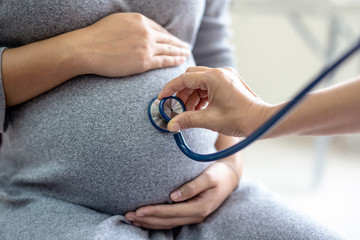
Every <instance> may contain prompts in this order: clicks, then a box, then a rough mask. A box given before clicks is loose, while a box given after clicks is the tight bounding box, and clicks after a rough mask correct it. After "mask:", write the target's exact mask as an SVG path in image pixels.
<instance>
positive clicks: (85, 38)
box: [2, 13, 190, 106]
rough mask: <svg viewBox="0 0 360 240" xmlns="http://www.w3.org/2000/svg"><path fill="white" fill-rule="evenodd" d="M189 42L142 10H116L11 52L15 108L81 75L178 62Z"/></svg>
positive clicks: (10, 92) (10, 94) (9, 86)
mask: <svg viewBox="0 0 360 240" xmlns="http://www.w3.org/2000/svg"><path fill="white" fill-rule="evenodd" d="M189 55H190V51H189V49H188V45H187V43H185V42H183V41H181V40H180V39H178V38H177V37H175V36H173V35H172V34H170V33H169V32H167V31H166V30H165V29H164V28H163V27H162V26H160V25H159V24H157V23H155V22H154V21H152V20H151V19H149V18H147V17H145V16H143V15H141V14H138V13H116V14H111V15H109V16H106V17H104V18H102V19H101V20H99V21H98V22H96V23H94V24H92V25H90V26H88V27H85V28H82V29H79V30H75V31H72V32H68V33H65V34H62V35H59V36H57V37H53V38H49V39H47V40H44V41H39V42H36V43H32V44H29V45H25V46H22V47H18V48H13V49H8V50H5V51H4V53H3V57H2V80H3V86H4V90H5V98H6V105H7V106H13V105H16V104H19V103H22V102H24V101H27V100H29V99H31V98H33V97H36V96H38V95H40V94H41V93H44V92H46V91H48V90H50V89H52V88H54V87H56V86H58V85H60V84H61V83H63V82H65V81H67V80H68V79H70V78H72V77H75V76H77V75H81V74H96V75H101V76H106V77H123V76H129V75H133V74H137V73H142V72H145V71H148V70H151V69H155V68H163V67H172V66H177V65H180V64H182V63H184V62H185V61H186V58H187V57H188V56H189Z"/></svg>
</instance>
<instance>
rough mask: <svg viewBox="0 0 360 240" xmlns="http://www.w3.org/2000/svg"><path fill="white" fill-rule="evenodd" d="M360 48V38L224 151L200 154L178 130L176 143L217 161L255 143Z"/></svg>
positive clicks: (189, 153) (188, 152)
mask: <svg viewBox="0 0 360 240" xmlns="http://www.w3.org/2000/svg"><path fill="white" fill-rule="evenodd" d="M359 49H360V40H359V41H358V42H357V43H356V44H355V46H353V47H351V48H350V49H349V50H348V51H346V52H345V53H344V54H343V55H342V56H341V57H339V58H338V59H337V60H336V61H335V62H334V63H332V64H330V65H328V66H327V67H325V68H324V69H323V70H322V71H321V72H320V74H318V76H317V77H316V78H315V79H314V80H312V81H311V82H310V83H309V84H308V85H307V86H306V87H305V88H304V89H303V90H301V91H300V92H299V93H298V94H297V95H296V96H295V97H294V98H293V100H291V101H290V102H289V103H288V104H286V105H285V106H284V107H283V108H282V109H280V110H279V111H278V112H277V113H276V114H274V115H273V116H272V117H271V118H270V119H269V120H268V121H266V122H265V123H264V124H263V125H262V126H260V127H259V128H258V129H256V130H255V131H254V132H253V133H252V134H250V135H249V136H248V137H247V138H245V139H244V140H242V141H241V142H239V143H237V144H235V145H234V146H232V147H229V148H227V149H224V150H222V151H219V152H216V153H211V154H198V153H196V152H193V151H192V150H191V149H190V148H189V147H188V145H187V144H186V142H185V139H184V137H183V135H182V133H181V132H180V131H179V132H176V133H174V138H175V141H176V144H177V145H178V147H179V148H180V150H181V151H182V152H183V153H184V154H185V155H186V156H187V157H189V158H191V159H193V160H195V161H199V162H211V161H216V160H219V159H222V158H226V157H228V156H230V155H232V154H234V153H236V152H238V151H240V150H242V149H244V148H245V147H247V146H248V145H250V144H251V143H253V142H254V141H256V140H257V139H259V138H260V137H262V136H263V135H264V134H266V133H267V132H268V131H270V130H271V129H272V128H273V127H274V126H275V124H276V123H279V122H280V120H282V119H283V118H284V117H285V116H286V114H288V113H289V112H290V110H292V109H293V108H294V107H295V106H296V105H297V104H298V103H299V102H300V101H301V100H303V99H304V98H305V97H306V96H305V95H306V94H307V93H309V92H310V91H311V90H312V89H313V88H314V87H315V86H316V85H317V84H319V83H320V82H321V81H322V80H323V79H325V77H326V76H327V75H328V74H330V73H331V72H333V71H334V70H335V69H337V68H338V67H340V65H341V64H343V63H344V61H345V60H347V59H348V58H349V57H350V56H351V55H353V54H354V53H355V52H357V51H358V50H359Z"/></svg>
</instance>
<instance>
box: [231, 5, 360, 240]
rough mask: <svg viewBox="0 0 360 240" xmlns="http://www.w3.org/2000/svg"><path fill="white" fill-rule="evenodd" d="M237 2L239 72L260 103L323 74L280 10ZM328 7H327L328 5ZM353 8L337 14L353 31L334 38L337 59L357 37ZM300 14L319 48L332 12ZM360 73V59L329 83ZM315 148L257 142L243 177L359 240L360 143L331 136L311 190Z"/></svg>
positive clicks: (291, 141)
mask: <svg viewBox="0 0 360 240" xmlns="http://www.w3.org/2000/svg"><path fill="white" fill-rule="evenodd" d="M254 1H255V0H254ZM243 2H245V1H241V0H234V5H233V8H232V18H233V24H232V26H233V29H234V36H233V43H234V45H235V47H236V54H237V57H238V70H239V72H240V74H241V75H242V77H243V78H244V80H245V81H246V82H247V83H248V84H249V86H250V87H251V88H252V89H253V90H254V91H255V92H256V93H257V94H258V95H259V96H260V97H261V98H262V99H264V100H265V101H268V102H270V103H278V102H281V101H284V100H287V99H289V98H290V97H291V96H293V95H294V94H295V93H296V92H297V91H298V90H299V88H300V87H302V86H304V84H305V83H307V82H308V81H309V80H310V79H311V78H312V77H313V76H314V75H315V74H316V73H317V72H318V71H319V70H320V69H321V68H322V66H323V65H324V63H325V59H323V58H321V57H319V56H318V55H317V54H316V52H314V51H312V50H310V48H309V47H308V46H307V45H306V43H305V42H304V41H303V39H302V38H301V36H300V35H299V33H298V32H297V31H296V29H295V28H294V26H293V25H292V24H291V22H290V21H289V19H288V17H287V15H286V14H287V13H286V11H284V9H278V8H275V7H274V6H273V7H270V8H266V7H264V6H265V5H264V6H261V5H259V6H260V7H259V8H258V9H257V8H252V7H249V5H243ZM263 2H266V1H263ZM267 2H271V1H270V0H268V1H267ZM285 2H286V1H285ZM294 2H295V1H294ZM308 2H309V1H308ZM287 3H288V4H289V2H287ZM310 3H311V1H310ZM327 7H328V9H331V6H330V5H328V6H327ZM301 9H304V8H301ZM319 9H320V10H321V9H322V8H319ZM334 9H335V10H334ZM334 9H333V10H334V11H332V12H335V13H337V8H334ZM305 10H306V8H305ZM355 10H356V9H351V8H347V10H346V11H345V12H344V13H341V14H340V13H339V14H336V15H338V16H339V18H340V19H342V21H344V23H345V25H346V26H347V27H348V29H350V30H351V31H350V34H348V35H347V36H345V37H343V38H340V41H339V49H338V50H337V51H336V52H337V55H338V54H339V53H341V52H342V51H343V50H345V49H346V47H347V44H348V43H349V42H351V40H353V39H351V37H349V36H351V35H352V34H354V36H356V35H357V36H360V34H359V30H360V28H359V25H360V24H359V23H360V14H356V11H355ZM309 12H312V13H311V14H310V13H309ZM303 13H305V15H304V21H305V23H306V25H307V26H308V27H309V31H310V32H311V33H312V34H313V35H312V36H313V37H314V38H315V39H317V40H318V41H319V44H320V45H321V46H324V47H325V46H326V44H327V43H328V40H329V39H328V36H329V35H328V34H329V26H330V22H331V14H329V13H326V12H322V11H320V12H316V11H310V10H309V11H304V12H303ZM354 13H355V14H354ZM359 13H360V12H359ZM351 32H352V33H351ZM359 73H360V54H358V55H357V56H356V57H355V58H353V59H351V61H349V63H348V64H347V65H346V66H345V67H344V68H342V70H340V71H339V72H338V73H337V74H336V75H335V78H334V81H335V82H341V81H344V80H347V79H349V78H352V77H354V76H357V75H359ZM359 96H360V93H359ZM315 143H316V138H313V137H286V138H281V139H277V140H265V141H261V142H259V143H256V144H255V145H252V146H250V147H249V148H248V149H246V150H245V151H244V156H245V159H244V161H245V169H244V170H245V175H247V176H248V177H251V178H258V179H260V180H262V181H263V182H264V183H265V184H266V185H267V186H268V187H270V188H271V189H272V190H273V191H274V192H276V193H278V194H279V195H281V196H282V197H283V198H284V199H285V200H286V201H287V202H289V204H291V205H293V206H294V207H296V208H298V209H300V210H302V211H304V212H306V213H307V214H309V215H312V216H313V217H314V218H316V219H317V220H319V221H320V222H323V223H324V224H326V225H328V226H330V227H331V228H332V229H334V230H336V231H338V232H339V233H341V234H342V235H344V236H345V237H347V238H348V239H354V240H355V239H360V233H359V231H358V229H359V227H360V207H359V206H358V203H359V202H360V191H359V189H360V188H359V186H360V137H359V135H354V136H336V137H333V138H331V144H330V148H329V149H328V151H327V157H326V161H325V163H324V167H323V168H322V170H323V176H322V177H321V178H320V179H321V182H320V185H318V186H317V187H316V186H315V184H314V178H315V175H314V166H315V162H316V159H315V153H316V144H315Z"/></svg>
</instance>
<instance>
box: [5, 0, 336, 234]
mask: <svg viewBox="0 0 360 240" xmlns="http://www.w3.org/2000/svg"><path fill="white" fill-rule="evenodd" d="M228 6H229V1H225V0H223V1H221V0H219V1H216V0H208V1H206V0H166V1H164V0H148V1H140V0H83V1H74V0H37V1H36V0H24V1H11V0H2V1H0V49H1V51H0V53H2V51H3V50H4V48H6V47H7V48H12V47H17V46H21V45H25V44H29V43H32V42H36V41H40V40H43V39H47V38H50V37H53V36H56V35H59V34H62V33H65V32H69V31H71V30H75V29H79V28H83V27H85V26H88V25H90V24H92V23H94V22H96V21H98V20H99V19H101V18H103V17H105V16H107V15H109V14H111V13H116V12H139V13H142V14H143V15H145V16H147V17H149V18H151V19H153V20H155V21H156V22H158V23H159V24H161V25H162V26H164V27H165V28H166V29H167V30H169V31H170V32H171V33H173V34H174V35H176V36H178V37H179V38H180V39H182V40H184V41H186V42H188V43H189V44H190V45H191V46H192V48H193V56H191V57H190V58H189V59H188V61H187V62H186V63H184V64H182V65H181V66H178V67H172V68H164V69H158V70H152V71H149V72H146V73H143V74H138V75H134V76H129V77H122V78H106V77H101V76H95V75H84V76H78V77H75V78H73V79H70V80H69V81H67V82H66V83H64V84H62V85H60V86H58V87H56V88H54V89H52V90H50V91H48V92H46V93H44V94H42V95H40V96H38V97H36V98H34V99H31V100H30V101H27V102H25V103H22V104H20V105H17V106H15V107H11V108H7V109H6V108H5V100H4V92H3V88H2V85H1V86H0V87H1V88H0V89H1V91H0V125H1V131H2V133H3V146H2V147H1V155H0V157H1V158H0V239H174V238H175V239H337V238H338V237H337V236H336V235H334V234H332V233H330V232H329V231H328V230H327V229H326V228H323V227H321V226H319V225H317V224H316V223H314V222H313V221H312V220H310V219H307V218H305V217H303V216H301V215H299V214H297V213H295V212H294V211H292V210H290V209H288V208H287V207H285V206H284V205H283V204H282V203H281V202H279V201H278V200H276V199H275V197H274V196H272V195H271V194H270V193H268V192H267V191H266V190H265V189H263V188H262V187H259V186H258V185H256V184H252V183H248V182H246V181H244V182H242V183H241V184H240V187H239V188H238V189H237V190H236V191H235V192H234V193H233V194H232V195H231V196H230V197H229V198H228V199H227V201H226V202H225V203H224V204H223V205H222V206H221V207H220V208H219V209H218V210H217V211H216V212H215V213H213V214H212V215H211V216H210V217H208V218H207V219H206V220H205V221H204V222H203V223H201V224H196V225H189V226H183V227H179V228H176V229H173V230H168V231H149V230H144V229H141V228H137V227H134V226H131V225H129V224H128V223H127V221H126V220H125V219H124V216H123V215H124V214H125V213H126V212H128V211H133V210H136V209H137V208H139V207H140V206H144V205H149V204H159V203H171V201H170V199H169V193H170V192H171V191H172V190H174V189H175V188H177V187H179V186H181V185H182V184H184V183H185V182H187V181H190V180H192V179H194V178H195V177H197V176H198V175H199V174H200V173H201V172H202V171H203V170H204V169H205V168H206V167H207V164H204V163H197V162H194V161H191V160H189V159H188V158H186V157H185V156H184V155H183V154H182V153H181V152H180V151H179V150H178V148H177V147H176V145H175V142H174V140H173V138H172V136H171V134H164V133H161V132H159V131H158V130H156V129H155V128H154V127H153V126H152V125H151V123H150V121H149V119H148V116H147V106H148V103H149V102H150V100H151V99H152V98H153V97H155V96H156V95H157V94H158V93H159V91H160V90H161V88H162V86H164V84H165V83H166V82H168V81H169V80H170V79H172V78H174V77H176V76H178V75H179V74H181V73H183V72H184V71H185V70H186V68H188V67H189V66H194V65H196V64H198V65H205V66H211V67H222V66H233V65H234V63H233V60H232V55H231V49H230V48H229V44H228V36H229V34H228V30H227V22H228V17H227V14H228V12H227V10H228ZM0 59H1V58H0ZM35 67H37V66H34V68H35ZM0 77H1V74H0ZM0 80H1V79H0ZM0 82H1V81H0ZM1 84H2V83H1ZM216 137H217V136H216V134H214V133H212V132H209V131H206V130H199V129H194V130H189V131H186V139H187V141H188V142H189V144H190V146H191V147H192V148H193V149H195V150H196V151H198V152H203V153H205V152H212V151H214V147H213V146H214V142H215V140H216Z"/></svg>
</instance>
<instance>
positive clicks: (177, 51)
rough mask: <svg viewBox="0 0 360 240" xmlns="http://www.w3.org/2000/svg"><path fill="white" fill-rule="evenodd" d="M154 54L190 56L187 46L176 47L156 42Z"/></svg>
mask: <svg viewBox="0 0 360 240" xmlns="http://www.w3.org/2000/svg"><path fill="white" fill-rule="evenodd" d="M154 55H165V56H185V57H188V56H190V51H189V49H187V48H182V47H176V46H173V45H170V44H162V43H161V44H156V46H155V54H154Z"/></svg>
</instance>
